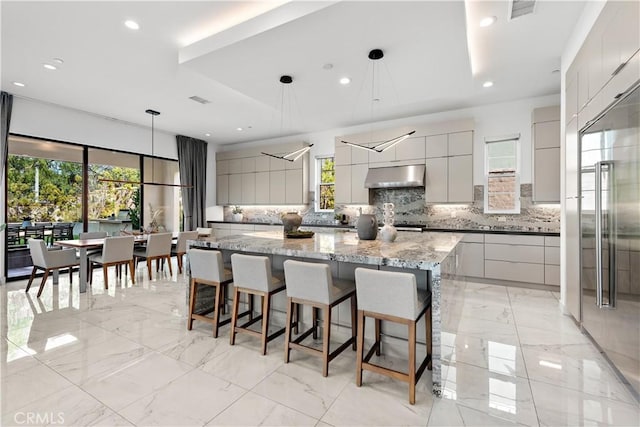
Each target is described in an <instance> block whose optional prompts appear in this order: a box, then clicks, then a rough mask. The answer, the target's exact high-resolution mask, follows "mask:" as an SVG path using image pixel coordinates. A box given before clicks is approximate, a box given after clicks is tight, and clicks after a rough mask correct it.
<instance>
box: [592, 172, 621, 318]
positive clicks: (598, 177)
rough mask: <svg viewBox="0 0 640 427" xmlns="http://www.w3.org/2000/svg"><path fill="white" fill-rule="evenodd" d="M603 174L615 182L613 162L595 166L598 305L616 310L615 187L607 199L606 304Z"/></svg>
mask: <svg viewBox="0 0 640 427" xmlns="http://www.w3.org/2000/svg"><path fill="white" fill-rule="evenodd" d="M603 172H607V173H608V181H609V182H610V183H611V182H613V162H612V161H602V162H597V163H596V164H595V181H596V182H595V184H596V185H595V190H596V191H595V228H596V235H595V240H596V305H597V306H598V307H599V308H614V307H615V305H616V262H615V255H616V245H615V235H616V233H615V230H616V224H615V221H616V215H615V214H616V213H615V211H614V206H615V185H609V186H608V187H609V197H608V198H607V231H608V233H607V249H608V253H609V296H608V302H607V303H605V302H604V295H603V294H604V263H603V251H602V249H603V248H602V243H603V237H604V233H603V228H602V226H603V221H602V219H603V218H602V217H603V213H604V212H603V205H602V202H603V200H602V199H603V198H602V195H603V188H602V178H603V175H602V174H603Z"/></svg>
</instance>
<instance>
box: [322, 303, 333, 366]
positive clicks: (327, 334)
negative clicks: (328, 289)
mask: <svg viewBox="0 0 640 427" xmlns="http://www.w3.org/2000/svg"><path fill="white" fill-rule="evenodd" d="M322 316H323V317H324V322H323V323H324V325H323V331H322V376H323V377H326V376H328V375H329V344H330V340H331V307H330V306H328V305H327V306H325V307H324V308H323V310H322Z"/></svg>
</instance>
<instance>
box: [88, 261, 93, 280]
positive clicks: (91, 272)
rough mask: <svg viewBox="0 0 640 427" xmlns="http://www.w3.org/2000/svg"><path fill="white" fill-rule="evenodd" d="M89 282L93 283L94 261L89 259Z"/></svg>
mask: <svg viewBox="0 0 640 427" xmlns="http://www.w3.org/2000/svg"><path fill="white" fill-rule="evenodd" d="M89 284H90V285H93V262H91V261H89Z"/></svg>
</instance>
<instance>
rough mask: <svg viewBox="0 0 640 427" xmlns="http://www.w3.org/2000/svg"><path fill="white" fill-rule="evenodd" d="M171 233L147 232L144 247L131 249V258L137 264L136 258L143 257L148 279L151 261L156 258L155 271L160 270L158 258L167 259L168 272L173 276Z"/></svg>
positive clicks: (150, 274) (150, 275)
mask: <svg viewBox="0 0 640 427" xmlns="http://www.w3.org/2000/svg"><path fill="white" fill-rule="evenodd" d="M171 238H172V234H171V233H153V234H149V238H148V239H147V246H146V248H145V249H136V250H134V251H133V258H134V261H135V265H136V266H137V263H138V260H140V259H145V260H146V261H147V271H148V272H149V280H151V279H152V273H151V261H153V260H154V259H155V260H156V271H158V270H160V260H165V259H166V260H167V264H169V274H170V275H172V276H173V270H172V268H171Z"/></svg>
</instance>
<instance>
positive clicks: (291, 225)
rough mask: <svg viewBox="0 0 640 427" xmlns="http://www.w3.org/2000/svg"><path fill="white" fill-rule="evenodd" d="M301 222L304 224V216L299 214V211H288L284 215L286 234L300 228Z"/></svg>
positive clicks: (283, 221) (283, 222)
mask: <svg viewBox="0 0 640 427" xmlns="http://www.w3.org/2000/svg"><path fill="white" fill-rule="evenodd" d="M300 224H302V217H301V216H300V215H298V213H297V212H287V213H286V214H284V215H282V225H284V232H285V234H286V233H288V232H291V231H296V230H298V227H300Z"/></svg>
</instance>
